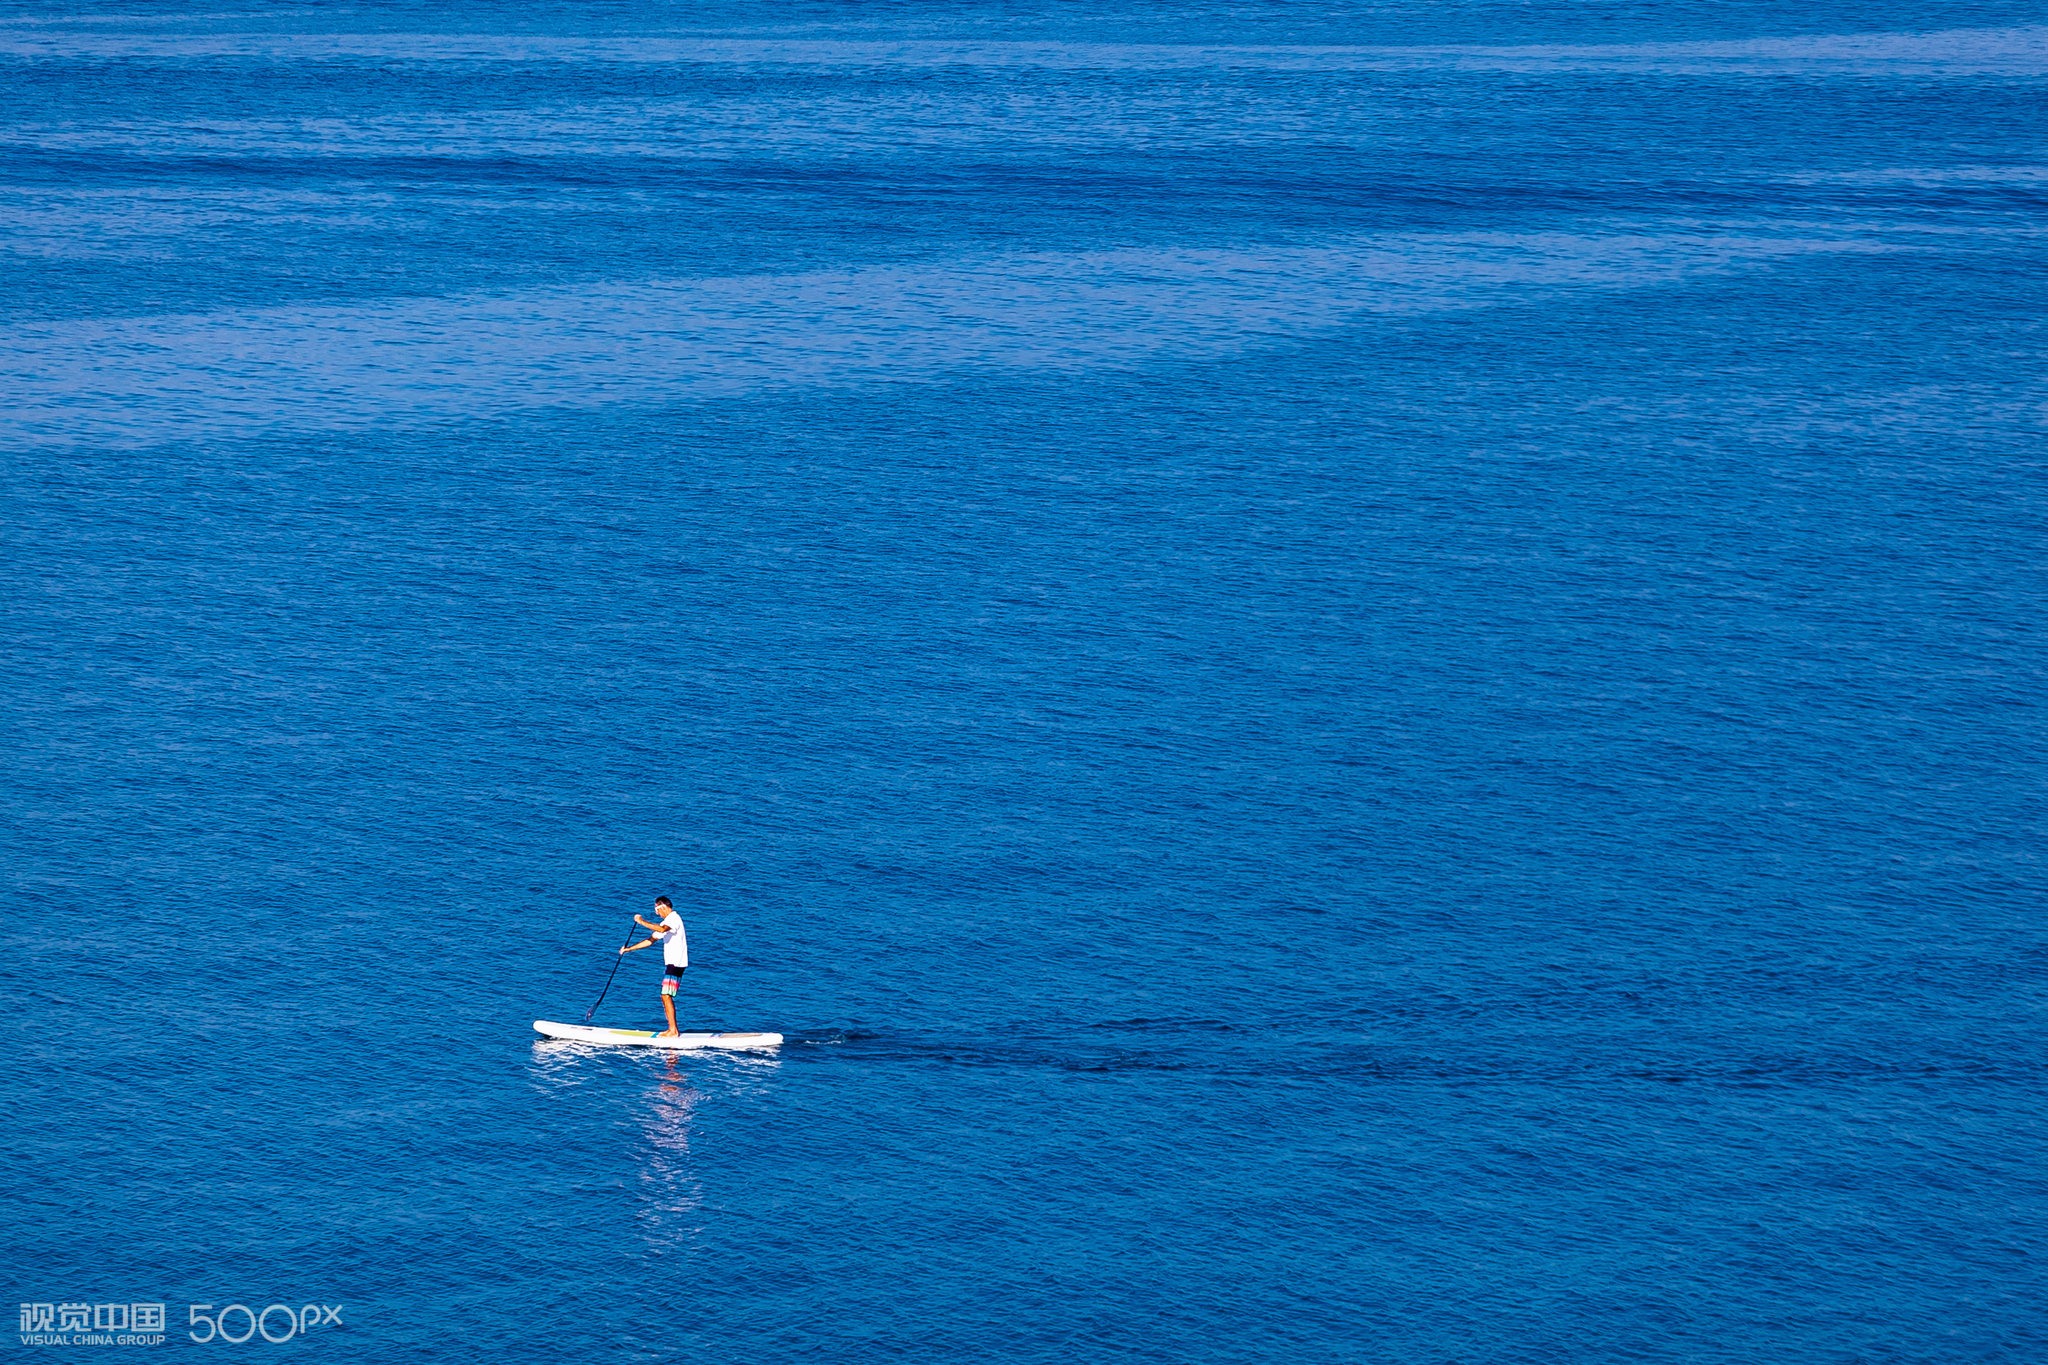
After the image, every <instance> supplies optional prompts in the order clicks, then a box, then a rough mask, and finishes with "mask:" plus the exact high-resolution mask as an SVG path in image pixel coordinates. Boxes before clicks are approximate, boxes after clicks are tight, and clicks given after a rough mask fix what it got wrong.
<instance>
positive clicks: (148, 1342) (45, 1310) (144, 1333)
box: [21, 1303, 164, 1346]
mask: <svg viewBox="0 0 2048 1365" xmlns="http://www.w3.org/2000/svg"><path fill="white" fill-rule="evenodd" d="M163 1343H164V1306H163V1305H162V1304H160V1303H25V1304H23V1305H22V1306H21V1344H22V1345H24V1346H161V1345H163Z"/></svg>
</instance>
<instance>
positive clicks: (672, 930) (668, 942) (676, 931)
mask: <svg viewBox="0 0 2048 1365" xmlns="http://www.w3.org/2000/svg"><path fill="white" fill-rule="evenodd" d="M661 928H662V932H660V933H658V934H656V935H655V937H656V938H658V939H660V940H661V960H662V962H663V963H665V964H666V965H668V966H670V967H687V966H689V965H690V940H689V938H688V937H686V936H685V935H684V933H683V917H682V916H681V915H678V914H677V913H676V912H675V910H674V909H673V908H671V909H670V910H669V912H668V913H667V914H666V915H663V916H662V917H661Z"/></svg>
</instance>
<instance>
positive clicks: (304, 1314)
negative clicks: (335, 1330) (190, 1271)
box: [21, 1301, 341, 1346]
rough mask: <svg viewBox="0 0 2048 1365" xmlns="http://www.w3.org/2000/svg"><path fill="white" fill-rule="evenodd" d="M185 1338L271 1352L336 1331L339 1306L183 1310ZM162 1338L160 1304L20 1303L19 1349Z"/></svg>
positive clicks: (156, 1342) (152, 1342) (149, 1342)
mask: <svg viewBox="0 0 2048 1365" xmlns="http://www.w3.org/2000/svg"><path fill="white" fill-rule="evenodd" d="M186 1307H187V1314H186V1317H187V1324H186V1325H187V1326H188V1327H189V1328H190V1329H191V1330H190V1331H189V1332H188V1334H187V1335H189V1336H190V1337H191V1338H192V1340H194V1341H196V1342H200V1343H202V1344H203V1343H205V1342H210V1341H217V1342H226V1343H227V1344H229V1345H231V1346H240V1345H242V1344H243V1343H245V1342H252V1341H267V1342H269V1343H271V1344H272V1345H273V1346H275V1345H279V1344H281V1343H283V1342H287V1341H290V1340H291V1339H292V1338H293V1337H296V1336H303V1335H305V1334H307V1333H308V1332H311V1331H313V1330H314V1329H315V1328H320V1327H339V1326H340V1325H341V1305H340V1304H338V1303H307V1304H300V1305H298V1306H297V1307H294V1306H293V1305H291V1304H288V1303H273V1304H267V1305H265V1306H264V1307H262V1308H251V1307H249V1306H248V1305H247V1304H242V1303H231V1304H227V1305H225V1306H221V1307H216V1306H215V1305H213V1304H210V1303H194V1304H188V1305H187V1306H186ZM167 1335H168V1326H167V1324H166V1322H165V1320H164V1305H163V1304H161V1303H58V1302H54V1301H53V1302H50V1303H24V1304H23V1305H21V1344H22V1345H24V1346H161V1345H163V1344H164V1340H165V1338H166V1337H167Z"/></svg>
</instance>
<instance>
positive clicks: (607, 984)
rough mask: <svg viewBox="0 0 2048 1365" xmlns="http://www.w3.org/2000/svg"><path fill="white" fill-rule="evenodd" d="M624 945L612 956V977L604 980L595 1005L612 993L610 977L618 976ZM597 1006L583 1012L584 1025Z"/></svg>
mask: <svg viewBox="0 0 2048 1365" xmlns="http://www.w3.org/2000/svg"><path fill="white" fill-rule="evenodd" d="M635 922H636V923H637V922H638V921H637V920H636V921H635ZM632 941H633V931H632V930H631V929H628V930H627V931H626V943H631V942H632ZM626 943H621V944H620V945H619V951H618V952H616V953H614V954H612V975H611V976H608V977H606V978H605V979H604V989H603V990H601V991H599V992H598V993H597V1005H602V1004H603V1003H604V998H605V997H606V996H607V995H610V994H611V993H612V977H613V976H617V975H618V974H619V964H620V963H621V962H623V961H625V960H626V953H625V948H626ZM597 1005H592V1006H591V1007H590V1008H589V1009H587V1010H585V1011H583V1022H584V1023H586V1024H587V1023H589V1022H590V1018H591V1016H592V1015H594V1014H596V1013H597Z"/></svg>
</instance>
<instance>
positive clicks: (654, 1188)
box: [639, 1052, 704, 1250]
mask: <svg viewBox="0 0 2048 1365" xmlns="http://www.w3.org/2000/svg"><path fill="white" fill-rule="evenodd" d="M661 1063H662V1065H661V1072H660V1079H659V1080H658V1082H657V1083H656V1085H655V1087H654V1090H653V1092H652V1094H651V1095H650V1096H649V1099H648V1102H647V1103H646V1105H645V1106H644V1108H643V1109H642V1115H643V1118H642V1128H643V1130H644V1131H645V1133H646V1135H647V1152H646V1156H645V1158H644V1160H643V1161H642V1163H641V1167H640V1188H641V1190H642V1199H641V1204H640V1212H639V1221H640V1229H641V1233H642V1235H643V1236H644V1237H646V1239H647V1241H648V1243H649V1244H650V1245H652V1246H653V1247H655V1248H656V1249H657V1250H661V1249H665V1248H669V1247H672V1246H673V1245H674V1244H675V1243H676V1242H677V1241H678V1240H681V1241H694V1240H695V1239H696V1237H697V1236H698V1235H699V1234H700V1233H701V1232H702V1231H703V1219H702V1218H701V1217H700V1216H699V1215H700V1211H701V1210H702V1209H703V1207H704V1186H703V1182H702V1181H700V1180H698V1178H697V1174H696V1171H695V1170H694V1169H692V1167H691V1164H690V1121H691V1119H692V1118H693V1117H694V1116H695V1115H696V1112H697V1105H698V1103H699V1102H700V1101H701V1100H703V1098H704V1092H703V1091H701V1090H699V1089H697V1088H696V1086H695V1085H694V1084H693V1083H692V1079H691V1077H690V1075H689V1073H688V1072H687V1071H685V1070H684V1069H683V1067H682V1066H681V1065H679V1064H678V1062H677V1060H676V1054H675V1053H673V1052H665V1053H663V1054H662V1056H661Z"/></svg>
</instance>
